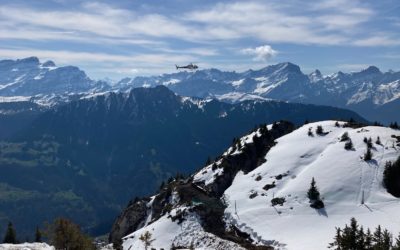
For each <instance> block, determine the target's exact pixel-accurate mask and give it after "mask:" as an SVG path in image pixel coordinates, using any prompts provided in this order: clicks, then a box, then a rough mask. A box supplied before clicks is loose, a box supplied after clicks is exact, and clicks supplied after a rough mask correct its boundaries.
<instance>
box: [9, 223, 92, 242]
mask: <svg viewBox="0 0 400 250" xmlns="http://www.w3.org/2000/svg"><path fill="white" fill-rule="evenodd" d="M44 235H45V236H46V238H47V239H48V241H49V243H50V244H51V245H53V246H54V247H55V248H56V249H68V250H95V249H96V247H95V245H94V244H93V243H92V240H91V238H90V237H89V236H87V235H85V234H83V233H82V232H81V230H80V228H79V226H78V225H76V224H74V223H73V222H71V221H69V220H68V219H63V218H59V219H56V220H55V221H54V222H53V224H49V225H47V229H46V230H45V233H44ZM34 242H42V231H41V230H40V229H39V227H36V231H35V241H34ZM3 243H9V244H18V243H19V241H18V240H17V233H16V230H15V228H14V226H13V224H12V223H11V222H9V223H8V226H7V230H6V234H5V236H4V240H3Z"/></svg>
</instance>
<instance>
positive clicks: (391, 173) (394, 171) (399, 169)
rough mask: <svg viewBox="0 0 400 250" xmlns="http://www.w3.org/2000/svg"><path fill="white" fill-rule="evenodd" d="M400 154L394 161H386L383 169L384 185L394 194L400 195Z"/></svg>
mask: <svg viewBox="0 0 400 250" xmlns="http://www.w3.org/2000/svg"><path fill="white" fill-rule="evenodd" d="M399 179H400V156H399V157H398V158H397V160H396V161H395V162H394V163H392V162H390V161H388V162H386V164H385V168H384V171H383V185H384V186H385V188H386V190H387V191H388V192H389V193H390V194H392V195H393V196H396V197H400V182H399V181H398V180H399Z"/></svg>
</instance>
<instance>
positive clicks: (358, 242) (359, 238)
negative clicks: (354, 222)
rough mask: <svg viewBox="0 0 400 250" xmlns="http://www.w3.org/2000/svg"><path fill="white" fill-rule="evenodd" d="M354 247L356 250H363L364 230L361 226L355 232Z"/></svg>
mask: <svg viewBox="0 0 400 250" xmlns="http://www.w3.org/2000/svg"><path fill="white" fill-rule="evenodd" d="M356 234H357V235H356V245H357V249H365V245H366V244H365V233H364V228H363V227H362V226H361V227H360V229H359V230H358V231H356Z"/></svg>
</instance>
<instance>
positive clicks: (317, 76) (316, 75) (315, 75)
mask: <svg viewBox="0 0 400 250" xmlns="http://www.w3.org/2000/svg"><path fill="white" fill-rule="evenodd" d="M308 78H309V79H310V81H311V82H313V83H314V82H318V81H320V80H322V79H323V78H324V77H323V75H322V74H321V71H319V70H318V69H316V70H315V71H313V72H311V73H310V74H309V75H308Z"/></svg>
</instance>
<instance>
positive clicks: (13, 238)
mask: <svg viewBox="0 0 400 250" xmlns="http://www.w3.org/2000/svg"><path fill="white" fill-rule="evenodd" d="M3 243H10V244H16V243H17V233H16V232H15V229H14V226H13V224H12V223H11V222H8V226H7V231H6V235H5V236H4V240H3Z"/></svg>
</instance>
